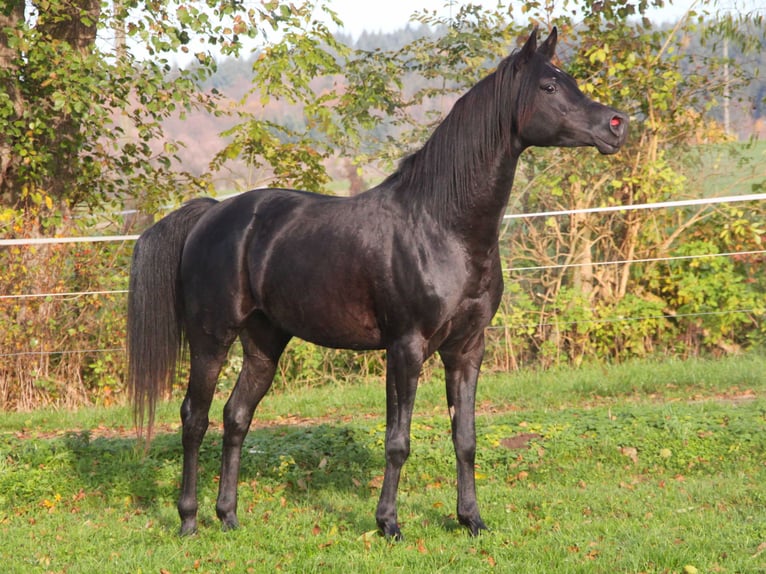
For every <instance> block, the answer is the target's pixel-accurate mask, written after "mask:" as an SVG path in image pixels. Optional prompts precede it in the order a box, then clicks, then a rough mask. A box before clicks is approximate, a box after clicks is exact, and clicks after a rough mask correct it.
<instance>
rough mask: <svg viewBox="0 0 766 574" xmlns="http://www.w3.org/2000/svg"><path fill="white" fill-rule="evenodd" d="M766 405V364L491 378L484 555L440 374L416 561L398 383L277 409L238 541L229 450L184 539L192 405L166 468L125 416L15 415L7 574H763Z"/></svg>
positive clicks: (165, 451) (413, 486)
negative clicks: (392, 407)
mask: <svg viewBox="0 0 766 574" xmlns="http://www.w3.org/2000/svg"><path fill="white" fill-rule="evenodd" d="M765 391H766V359H764V358H762V357H759V356H755V355H753V356H746V357H739V358H728V359H723V360H719V361H712V360H710V361H701V360H697V361H688V362H679V361H669V362H638V363H631V364H628V365H616V366H608V367H604V366H589V367H585V368H582V369H578V370H573V371H569V370H561V371H549V372H533V371H530V372H523V373H519V374H493V375H486V376H484V377H483V378H482V381H481V383H480V392H479V408H478V417H477V431H478V437H479V438H478V443H479V444H478V456H477V470H476V472H477V483H478V494H479V500H480V504H481V505H482V510H483V516H484V519H485V521H486V522H487V523H488V525H489V526H490V527H491V528H492V531H491V532H489V533H488V534H485V535H483V536H481V537H479V538H477V539H473V538H470V537H469V536H467V534H466V532H464V530H463V529H462V528H461V527H459V526H458V525H457V522H456V520H455V517H454V499H455V484H454V482H455V480H454V456H453V454H452V446H451V442H450V438H449V430H448V422H447V417H446V415H445V414H444V411H445V410H446V409H445V407H444V402H445V401H444V398H443V385H442V384H441V381H440V378H439V376H438V375H435V376H434V377H433V378H432V379H430V380H428V381H425V382H424V384H423V385H422V386H421V389H420V391H419V395H418V401H417V416H416V419H415V421H414V424H413V441H412V446H413V452H412V456H411V458H410V460H409V462H408V463H407V465H406V466H405V471H404V474H403V479H402V485H401V489H400V521H401V522H402V527H403V531H404V534H405V541H404V542H402V543H397V544H390V543H388V542H386V541H385V540H384V539H382V538H380V537H379V536H377V534H376V532H375V521H374V516H373V514H374V509H375V504H376V502H377V496H378V493H379V487H380V482H381V478H382V476H381V475H382V469H383V438H384V422H383V421H384V418H383V405H384V396H383V389H382V384H381V382H380V381H362V382H359V383H355V384H350V383H346V384H333V385H327V386H325V387H318V388H301V389H295V390H289V389H282V390H279V392H276V393H273V394H272V395H270V396H269V397H267V398H266V400H265V401H264V403H263V405H262V408H261V409H260V410H259V413H258V415H257V419H258V423H257V424H256V425H255V426H254V428H253V430H252V432H251V433H250V435H249V437H248V439H247V443H246V448H245V455H244V457H243V465H242V474H241V483H240V489H239V492H240V504H239V514H240V521H241V523H242V527H241V528H240V529H239V530H237V531H235V532H227V533H224V532H221V529H220V527H219V525H218V522H217V520H216V518H215V511H214V505H215V496H216V488H217V484H216V476H217V473H218V466H219V464H220V442H221V437H220V432H219V431H218V430H217V429H214V430H212V431H211V432H210V433H209V435H208V438H207V440H206V442H205V445H204V446H203V450H202V454H201V465H202V470H201V479H200V532H199V534H198V535H196V536H193V537H188V538H181V537H178V536H177V529H178V518H177V515H176V511H175V499H176V496H177V491H178V479H179V474H180V460H181V449H180V444H179V437H178V429H177V423H176V419H177V415H176V411H177V402H175V403H173V404H172V405H170V404H169V405H164V406H163V407H162V409H161V412H160V421H161V422H162V423H163V424H164V425H165V426H164V427H163V428H164V429H165V431H167V432H163V433H161V434H159V435H158V436H157V438H156V439H155V441H154V443H153V445H152V448H151V450H150V452H149V453H148V455H147V456H143V455H142V453H139V452H138V451H137V450H136V448H135V441H134V440H133V438H132V437H131V436H130V432H129V430H130V412H129V410H128V409H126V408H112V409H86V410H83V411H80V412H77V413H72V412H36V413H25V414H8V415H6V416H4V417H3V420H2V421H1V422H0V540H2V543H0V560H2V564H3V571H4V572H10V573H12V572H24V573H27V572H67V573H75V572H120V573H124V572H172V573H173V574H177V573H179V572H274V571H277V570H283V571H288V572H315V571H339V570H345V571H348V572H376V573H377V572H380V571H385V572H400V571H401V572H411V571H414V572H441V571H448V572H487V571H498V572H525V573H528V572H530V573H534V572H540V573H543V572H684V571H687V572H693V570H692V569H691V567H694V568H696V569H697V570H698V571H699V572H766V490H764V488H763V484H764V483H765V482H766V438H764V437H765V436H766V435H765V434H764V431H765V430H766V394H765ZM220 408H221V402H220V401H218V402H217V403H216V405H215V406H214V410H213V414H214V418H215V417H219V419H220ZM216 424H217V423H216ZM519 447H521V448H519ZM685 568H686V570H684V569H685Z"/></svg>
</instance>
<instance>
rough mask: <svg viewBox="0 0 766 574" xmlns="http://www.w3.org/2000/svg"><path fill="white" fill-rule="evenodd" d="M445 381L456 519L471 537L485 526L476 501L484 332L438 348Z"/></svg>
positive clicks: (484, 528)
mask: <svg viewBox="0 0 766 574" xmlns="http://www.w3.org/2000/svg"><path fill="white" fill-rule="evenodd" d="M440 355H441V358H442V361H443V363H444V371H445V378H446V382H447V405H448V407H449V415H450V422H451V424H452V442H453V445H454V447H455V458H456V461H457V518H458V521H459V522H460V524H462V525H464V526H466V527H467V528H468V530H470V532H471V534H472V535H473V536H476V535H478V534H479V533H480V532H481V531H482V530H486V529H487V527H486V525H485V524H484V521H483V520H482V518H481V515H480V514H479V505H478V502H477V500H476V480H475V475H474V472H475V469H474V465H475V459H476V423H475V420H476V412H475V409H476V383H477V381H478V378H479V369H480V367H481V361H482V358H483V357H484V333H483V332H481V333H479V334H478V335H477V336H476V337H474V338H473V339H471V340H469V341H468V342H465V343H464V344H462V345H459V346H458V345H456V346H453V347H450V348H448V349H444V350H441V351H440Z"/></svg>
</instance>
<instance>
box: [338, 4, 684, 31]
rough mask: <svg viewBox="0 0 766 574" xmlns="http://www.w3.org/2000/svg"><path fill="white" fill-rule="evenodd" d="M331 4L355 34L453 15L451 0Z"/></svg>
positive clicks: (663, 15) (667, 13)
mask: <svg viewBox="0 0 766 574" xmlns="http://www.w3.org/2000/svg"><path fill="white" fill-rule="evenodd" d="M511 1H513V2H518V3H519V4H518V6H520V2H519V0H511ZM467 3H468V2H464V1H461V0H455V1H454V5H453V7H452V10H453V11H455V12H457V10H458V7H459V6H460V5H462V4H467ZM472 3H474V4H481V5H482V6H485V7H487V8H494V7H495V6H497V0H473V2H472ZM693 3H694V0H675V1H674V2H673V6H671V7H669V8H664V9H663V10H660V11H657V13H656V15H655V13H652V18H653V19H654V18H657V21H658V22H663V21H671V20H673V21H674V20H676V19H677V18H678V17H679V16H680V15H682V14H683V13H684V12H685V11H686V9H687V8H688V7H689V6H690V5H691V4H693ZM327 4H328V6H329V7H330V8H332V9H333V10H334V11H335V12H336V13H337V14H338V16H339V17H340V19H341V21H342V22H343V23H344V24H345V28H344V31H345V32H347V33H350V34H352V35H353V36H355V37H356V36H358V35H359V34H360V33H361V32H362V31H367V32H391V31H394V30H398V29H401V28H404V27H405V26H406V25H407V22H408V20H409V17H410V16H411V15H412V14H413V12H422V11H424V10H428V11H434V10H435V11H437V13H438V14H439V15H440V16H449V15H450V7H449V6H448V4H449V2H448V0H383V1H377V2H365V1H362V0H328V2H327ZM517 12H520V10H517Z"/></svg>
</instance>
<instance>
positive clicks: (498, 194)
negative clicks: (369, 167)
mask: <svg viewBox="0 0 766 574" xmlns="http://www.w3.org/2000/svg"><path fill="white" fill-rule="evenodd" d="M468 139H469V141H470V140H471V138H470V137H469V138H468ZM429 143H430V142H429ZM484 143H485V144H486V142H484ZM426 145H428V144H426ZM428 153H429V152H428V150H427V149H426V147H424V148H423V149H421V150H420V151H419V152H417V154H421V156H425V157H417V158H416V157H415V156H411V157H410V158H407V159H406V160H405V162H404V164H405V165H403V168H405V169H407V168H408V166H407V165H406V164H407V163H408V162H412V163H414V162H415V161H420V162H422V163H423V165H421V166H417V167H418V168H420V169H417V171H416V173H418V175H417V176H413V175H412V174H407V173H406V172H404V173H402V174H401V177H400V178H399V179H398V180H397V181H396V182H395V187H396V192H397V195H398V196H399V197H400V198H401V201H402V203H405V204H407V205H409V206H411V207H410V208H411V209H414V210H415V211H416V212H417V213H419V214H422V215H426V216H427V217H429V218H430V219H432V220H435V221H437V222H438V223H439V225H441V226H442V227H445V228H448V229H450V230H452V231H453V232H455V233H456V234H457V235H458V236H459V237H460V238H461V239H462V240H463V242H464V243H466V244H471V248H472V249H477V250H485V249H490V248H491V247H492V246H493V245H494V244H495V243H497V240H498V236H499V233H500V225H501V223H502V218H503V215H504V214H505V208H506V205H507V203H508V198H509V195H510V192H511V188H512V186H513V180H514V175H515V173H516V165H517V162H518V155H517V154H514V153H511V152H510V146H508V145H503V144H502V143H501V142H500V141H497V142H494V143H493V145H491V146H486V145H484V146H483V147H482V149H472V148H471V147H470V146H467V147H466V146H460V147H459V149H458V148H456V149H455V153H454V154H453V155H452V156H451V157H449V156H447V157H446V158H441V159H440V160H437V159H433V158H429V157H428ZM432 155H433V154H432ZM429 159H430V161H429ZM409 167H410V168H413V169H414V168H415V167H416V166H414V165H410V166H409ZM400 171H402V170H400ZM408 175H409V176H408ZM392 178H395V179H396V178H397V175H396V174H394V176H392Z"/></svg>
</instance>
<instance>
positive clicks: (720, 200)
mask: <svg viewBox="0 0 766 574" xmlns="http://www.w3.org/2000/svg"><path fill="white" fill-rule="evenodd" d="M764 200H766V193H754V194H744V195H735V196H725V197H711V198H699V199H688V200H678V201H666V202H658V203H644V204H635V205H612V206H603V207H592V208H583V209H573V210H560V211H546V212H535V213H515V214H506V215H505V216H504V219H505V220H515V219H532V218H539V217H546V218H549V217H562V216H571V215H575V214H595V213H613V212H625V211H636V210H655V209H673V208H679V207H692V206H712V205H718V204H724V203H727V204H733V203H741V202H752V201H764ZM138 237H139V236H138V235H106V236H91V237H43V238H30V239H0V247H12V246H16V247H23V246H39V245H54V244H77V243H103V242H131V241H135V240H136V239H138ZM756 255H765V256H766V249H763V250H742V251H730V252H726V253H712V254H699V255H676V256H667V257H650V258H637V259H621V260H614V261H594V262H587V263H564V264H551V265H537V266H526V267H510V268H505V269H503V272H504V273H505V274H506V275H508V274H512V273H524V272H531V271H542V270H552V269H568V268H575V267H582V266H592V267H598V266H607V265H625V264H638V263H654V262H668V261H680V260H695V259H711V258H722V257H737V256H740V257H742V256H756ZM127 293H128V290H127V289H115V290H95V291H67V292H46V293H22V294H13V295H0V301H3V300H24V299H36V298H58V297H61V298H66V297H69V298H78V297H85V296H107V295H125V294H127ZM758 313H759V311H758V310H757V309H751V308H747V309H745V308H743V309H729V310H725V311H705V312H697V313H676V314H664V315H651V316H638V317H620V318H606V319H580V320H578V321H557V322H551V323H547V322H543V323H539V322H536V323H534V324H528V325H518V326H516V327H521V328H539V327H562V326H571V325H575V324H578V323H592V324H598V323H616V322H635V321H646V320H658V319H671V318H672V319H677V318H682V317H685V318H691V317H704V316H716V315H731V314H751V315H754V314H758ZM504 328H506V326H502V325H499V326H491V327H489V329H504ZM124 350H125V349H124V348H122V347H117V348H106V349H61V350H44V349H40V350H34V351H18V352H13V353H2V352H0V358H2V357H23V356H34V355H68V354H77V353H81V354H95V353H115V352H124Z"/></svg>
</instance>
